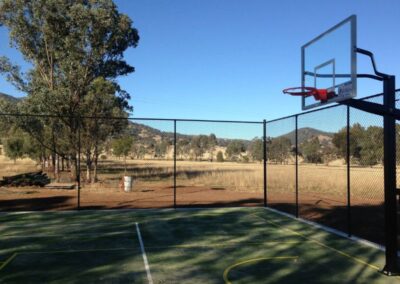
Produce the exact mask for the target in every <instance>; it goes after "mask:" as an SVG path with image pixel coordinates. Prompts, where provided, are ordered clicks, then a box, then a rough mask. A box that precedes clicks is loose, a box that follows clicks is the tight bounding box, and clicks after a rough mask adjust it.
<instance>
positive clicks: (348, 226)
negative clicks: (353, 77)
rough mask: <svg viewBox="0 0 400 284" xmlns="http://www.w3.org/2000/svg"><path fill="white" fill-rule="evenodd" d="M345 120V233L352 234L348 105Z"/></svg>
mask: <svg viewBox="0 0 400 284" xmlns="http://www.w3.org/2000/svg"><path fill="white" fill-rule="evenodd" d="M346 111H347V121H346V140H347V141H346V143H347V145H346V163H347V234H348V236H349V237H350V236H351V235H352V220H351V194H350V193H351V179H350V163H351V161H350V107H349V106H347V110H346Z"/></svg>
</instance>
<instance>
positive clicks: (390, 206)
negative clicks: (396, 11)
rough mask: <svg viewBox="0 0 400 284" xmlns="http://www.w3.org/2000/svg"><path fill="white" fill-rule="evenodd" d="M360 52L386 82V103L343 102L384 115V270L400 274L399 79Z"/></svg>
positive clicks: (384, 99)
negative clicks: (399, 181) (398, 192)
mask: <svg viewBox="0 0 400 284" xmlns="http://www.w3.org/2000/svg"><path fill="white" fill-rule="evenodd" d="M356 52H357V53H360V54H363V55H366V56H368V57H370V58H371V63H372V66H373V69H374V72H375V76H376V77H377V78H374V77H375V76H374V75H371V76H370V77H369V78H372V79H376V80H379V81H382V82H383V105H381V104H376V103H371V102H367V101H360V100H354V99H349V100H345V101H342V102H339V103H340V104H344V105H348V106H350V107H353V108H356V109H360V110H362V111H366V112H369V113H372V114H376V115H381V116H383V128H384V130H383V147H384V150H383V151H384V153H383V160H384V179H385V181H384V199H385V205H384V206H385V248H386V249H385V267H384V268H383V270H382V273H384V274H386V275H399V274H400V267H399V259H398V255H397V252H398V243H397V234H398V228H397V226H398V224H397V200H396V187H397V186H396V185H397V183H396V120H400V110H398V109H396V79H395V76H391V75H388V74H384V73H381V72H379V71H378V70H377V68H376V64H375V60H374V55H373V53H372V52H370V51H367V50H364V49H361V48H356Z"/></svg>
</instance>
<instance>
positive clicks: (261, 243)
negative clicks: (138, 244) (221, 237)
mask: <svg viewBox="0 0 400 284" xmlns="http://www.w3.org/2000/svg"><path fill="white" fill-rule="evenodd" d="M299 243H303V242H301V241H287V242H279V241H271V242H227V243H225V244H211V245H202V244H187V245H167V246H146V248H148V249H166V248H210V247H229V246H237V245H268V244H271V245H272V244H276V245H280V244H299Z"/></svg>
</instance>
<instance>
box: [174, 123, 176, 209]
mask: <svg viewBox="0 0 400 284" xmlns="http://www.w3.org/2000/svg"><path fill="white" fill-rule="evenodd" d="M174 208H176V119H174Z"/></svg>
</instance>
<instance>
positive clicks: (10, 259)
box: [0, 252, 18, 271]
mask: <svg viewBox="0 0 400 284" xmlns="http://www.w3.org/2000/svg"><path fill="white" fill-rule="evenodd" d="M17 255H18V253H16V252H15V253H13V254H12V255H11V256H10V257H9V258H8V259H7V260H6V261H5V262H3V264H2V265H1V266H0V271H1V270H2V269H3V268H4V267H6V266H7V264H9V263H10V262H11V261H12V260H13V259H14V258H15V257H16V256H17Z"/></svg>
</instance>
